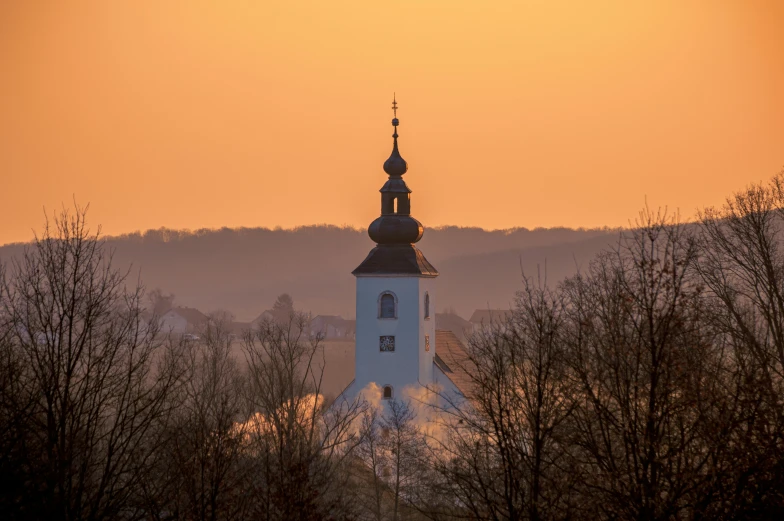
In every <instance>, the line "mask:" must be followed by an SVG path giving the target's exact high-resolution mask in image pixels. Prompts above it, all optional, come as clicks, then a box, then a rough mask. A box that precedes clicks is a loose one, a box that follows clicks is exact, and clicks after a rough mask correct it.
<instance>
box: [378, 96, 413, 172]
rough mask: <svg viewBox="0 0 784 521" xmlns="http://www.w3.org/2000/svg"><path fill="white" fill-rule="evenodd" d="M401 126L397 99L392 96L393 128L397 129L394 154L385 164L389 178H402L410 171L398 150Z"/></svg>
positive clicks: (394, 135) (385, 170) (393, 137)
mask: <svg viewBox="0 0 784 521" xmlns="http://www.w3.org/2000/svg"><path fill="white" fill-rule="evenodd" d="M399 124H400V121H398V119H397V99H396V97H395V95H394V93H393V94H392V126H393V127H394V128H395V132H394V134H392V139H393V140H394V141H393V143H392V154H390V156H389V159H387V160H386V161H385V162H384V172H386V173H387V174H389V177H400V176H402V175H403V174H405V173H406V171H408V163H406V160H405V159H403V158H402V157H400V151H399V150H398V148H397V137H398V135H397V126H398V125H399Z"/></svg>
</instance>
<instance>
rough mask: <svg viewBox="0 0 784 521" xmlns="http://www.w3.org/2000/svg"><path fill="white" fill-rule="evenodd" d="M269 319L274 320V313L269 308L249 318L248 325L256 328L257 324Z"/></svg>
mask: <svg viewBox="0 0 784 521" xmlns="http://www.w3.org/2000/svg"><path fill="white" fill-rule="evenodd" d="M271 320H275V314H274V313H273V312H272V310H271V309H268V310H266V311H262V312H261V314H260V315H259V316H257V317H256V318H254V319H253V320H251V321H250V325H251V327H253V328H256V327H258V326H259V324H262V323H264V322H269V321H271Z"/></svg>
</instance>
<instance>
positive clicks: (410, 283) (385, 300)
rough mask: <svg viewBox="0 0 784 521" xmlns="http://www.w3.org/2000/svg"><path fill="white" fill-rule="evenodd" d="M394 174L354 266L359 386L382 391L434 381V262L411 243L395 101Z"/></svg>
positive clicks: (415, 230)
mask: <svg viewBox="0 0 784 521" xmlns="http://www.w3.org/2000/svg"><path fill="white" fill-rule="evenodd" d="M392 110H393V111H394V114H393V115H394V119H392V126H393V127H394V129H395V131H394V134H392V139H393V142H392V154H391V155H390V156H389V159H387V160H386V162H385V163H384V172H386V173H387V175H388V176H389V178H388V179H387V182H386V183H384V186H383V187H382V188H381V190H380V192H381V216H380V217H378V218H377V219H376V220H375V221H373V222H372V223H371V224H370V226H369V227H368V234H369V235H370V238H371V239H372V240H373V242H375V243H376V247H375V248H373V249H372V250H370V253H369V254H368V256H367V257H366V258H365V260H364V261H362V264H360V265H359V266H358V267H357V268H356V269H355V270H354V271H353V272H352V273H353V275H354V276H355V277H356V278H357V329H356V355H355V357H356V377H355V380H354V383H353V385H352V388H353V391H354V392H358V391H360V390H362V389H364V388H365V386H366V385H368V384H369V383H370V382H375V383H376V384H378V385H379V386H380V387H381V388H382V389H383V397H384V398H387V399H389V398H394V397H395V396H398V393H400V392H401V391H402V390H403V389H404V388H405V387H407V386H419V385H430V384H431V383H433V357H434V354H435V342H436V336H435V335H436V328H435V321H436V319H435V278H436V277H437V276H438V272H437V271H436V269H435V268H434V267H433V266H432V265H431V264H430V263H429V262H428V261H427V259H426V258H425V256H424V255H423V254H422V252H421V251H419V250H418V249H417V247H416V246H414V244H415V243H416V242H418V241H419V240H420V239H421V238H422V234H423V233H424V228H423V227H422V224H421V223H420V222H419V221H417V220H416V219H414V218H413V217H411V190H409V188H408V186H406V182H405V181H404V180H403V175H404V174H405V173H406V171H407V170H408V164H407V163H406V161H405V160H404V159H403V158H402V157H401V156H400V151H399V150H398V143H397V139H398V133H397V127H398V124H399V121H398V119H397V101H395V100H393V102H392Z"/></svg>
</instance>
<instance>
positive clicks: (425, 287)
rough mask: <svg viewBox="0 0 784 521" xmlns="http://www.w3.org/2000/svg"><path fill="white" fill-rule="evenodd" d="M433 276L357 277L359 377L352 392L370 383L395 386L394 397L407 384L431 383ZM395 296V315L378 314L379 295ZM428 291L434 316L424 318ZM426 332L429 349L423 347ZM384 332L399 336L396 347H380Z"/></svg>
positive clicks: (433, 341) (357, 359)
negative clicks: (428, 337)
mask: <svg viewBox="0 0 784 521" xmlns="http://www.w3.org/2000/svg"><path fill="white" fill-rule="evenodd" d="M432 282H433V281H432V279H427V278H422V277H408V276H406V277H394V276H388V277H357V330H356V355H355V356H356V377H355V382H354V384H353V385H352V391H353V392H355V393H356V392H359V391H361V390H362V389H363V388H364V387H365V386H367V385H368V384H369V383H370V382H375V383H376V384H377V385H379V386H380V387H382V388H383V386H385V385H391V386H392V388H393V392H394V395H395V396H398V393H399V392H400V391H402V389H403V388H405V387H406V386H408V385H413V384H420V383H421V384H423V385H429V384H430V383H431V382H432V374H433V354H434V353H435V314H434V313H433V311H432V310H433V309H435V308H434V307H433V306H434V304H433V284H432ZM386 291H389V292H392V293H393V294H394V295H395V296H396V297H397V317H396V318H379V316H378V315H379V297H380V296H381V294H383V293H384V292H386ZM425 291H428V292H429V294H430V299H431V301H430V306H431V314H430V315H431V318H430V319H429V320H424V318H423V313H424V300H423V299H424V293H425ZM425 334H428V335H429V336H430V350H429V351H425ZM381 336H394V337H395V350H394V351H393V352H382V351H381V350H380V346H379V342H380V337H381Z"/></svg>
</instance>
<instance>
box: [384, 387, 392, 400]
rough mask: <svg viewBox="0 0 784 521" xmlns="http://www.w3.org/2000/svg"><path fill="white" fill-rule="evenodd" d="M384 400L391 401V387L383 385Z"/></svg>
mask: <svg viewBox="0 0 784 521" xmlns="http://www.w3.org/2000/svg"><path fill="white" fill-rule="evenodd" d="M384 399H385V400H391V399H392V386H391V385H385V386H384Z"/></svg>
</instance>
